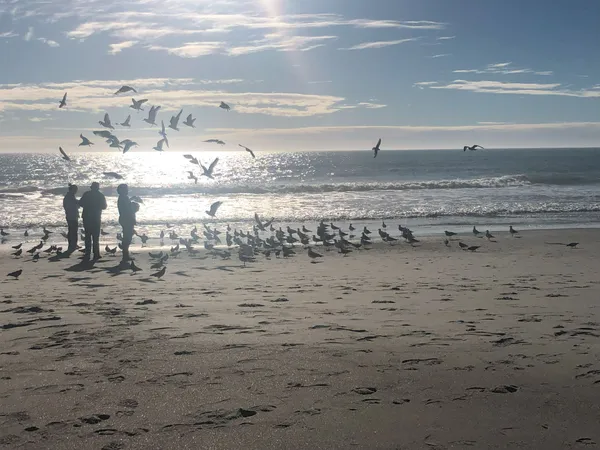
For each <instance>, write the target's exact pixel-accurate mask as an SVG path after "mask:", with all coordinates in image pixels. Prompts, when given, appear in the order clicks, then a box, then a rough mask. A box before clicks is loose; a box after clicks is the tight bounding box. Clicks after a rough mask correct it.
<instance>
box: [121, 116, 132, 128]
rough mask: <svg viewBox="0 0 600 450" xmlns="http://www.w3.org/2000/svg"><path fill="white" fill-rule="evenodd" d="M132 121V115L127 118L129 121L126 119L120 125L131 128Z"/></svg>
mask: <svg viewBox="0 0 600 450" xmlns="http://www.w3.org/2000/svg"><path fill="white" fill-rule="evenodd" d="M130 121H131V115H129V116H127V119H125V122H122V123H120V124H119V125H121V126H122V127H127V128H129V127H131V125H130V124H129V122H130Z"/></svg>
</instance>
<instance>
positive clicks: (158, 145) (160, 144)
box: [152, 139, 165, 152]
mask: <svg viewBox="0 0 600 450" xmlns="http://www.w3.org/2000/svg"><path fill="white" fill-rule="evenodd" d="M164 143H165V139H161V140H160V141H158V142H157V143H156V147H152V149H153V150H156V151H157V152H162V151H164V150H163V144H164Z"/></svg>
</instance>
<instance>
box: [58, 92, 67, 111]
mask: <svg viewBox="0 0 600 450" xmlns="http://www.w3.org/2000/svg"><path fill="white" fill-rule="evenodd" d="M63 106H67V93H66V92H65V95H63V98H62V100H61V101H60V103H59V104H58V107H59V108H62V107H63Z"/></svg>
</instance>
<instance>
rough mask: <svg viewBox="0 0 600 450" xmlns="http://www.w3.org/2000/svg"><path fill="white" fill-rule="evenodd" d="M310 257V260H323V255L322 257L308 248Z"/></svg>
mask: <svg viewBox="0 0 600 450" xmlns="http://www.w3.org/2000/svg"><path fill="white" fill-rule="evenodd" d="M308 257H309V258H310V259H316V258H322V257H323V255H321V254H320V253H317V252H315V251H314V250H313V249H312V248H310V247H308Z"/></svg>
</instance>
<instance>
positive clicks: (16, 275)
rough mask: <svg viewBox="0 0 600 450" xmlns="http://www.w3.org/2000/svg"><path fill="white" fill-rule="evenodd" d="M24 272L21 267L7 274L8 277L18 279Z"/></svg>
mask: <svg viewBox="0 0 600 450" xmlns="http://www.w3.org/2000/svg"><path fill="white" fill-rule="evenodd" d="M22 273H23V269H19V270H15V271H14V272H11V273H9V274H7V275H6V276H7V277H13V278H14V279H15V280H17V279H18V278H19V277H20V276H21V274H22Z"/></svg>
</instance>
